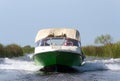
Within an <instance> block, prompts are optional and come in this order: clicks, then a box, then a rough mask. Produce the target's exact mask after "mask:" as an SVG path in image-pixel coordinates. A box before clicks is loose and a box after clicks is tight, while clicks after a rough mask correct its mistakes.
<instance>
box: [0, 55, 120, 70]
mask: <svg viewBox="0 0 120 81" xmlns="http://www.w3.org/2000/svg"><path fill="white" fill-rule="evenodd" d="M30 57H31V55H26V56H24V57H19V58H12V59H10V58H0V69H1V70H2V69H6V70H9V69H11V70H27V71H37V70H39V69H40V68H41V67H39V66H36V65H35V64H34V62H33V61H32V60H30ZM75 68H76V69H78V70H79V71H83V72H84V71H96V70H106V69H107V70H120V59H106V60H92V61H86V62H85V64H84V65H83V66H80V67H75Z"/></svg>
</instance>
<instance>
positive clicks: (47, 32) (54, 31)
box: [35, 28, 80, 42]
mask: <svg viewBox="0 0 120 81" xmlns="http://www.w3.org/2000/svg"><path fill="white" fill-rule="evenodd" d="M51 36H54V37H60V36H65V37H67V38H72V39H75V40H79V41H80V34H79V31H78V30H76V29H71V28H48V29H42V30H39V31H38V33H37V36H36V38H35V42H37V41H39V40H41V39H43V38H46V37H51Z"/></svg>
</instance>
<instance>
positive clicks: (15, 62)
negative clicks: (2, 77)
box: [0, 55, 41, 71]
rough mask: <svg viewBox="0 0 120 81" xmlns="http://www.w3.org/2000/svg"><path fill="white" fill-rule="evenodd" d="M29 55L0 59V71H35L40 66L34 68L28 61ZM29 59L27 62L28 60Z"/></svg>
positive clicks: (32, 63)
mask: <svg viewBox="0 0 120 81" xmlns="http://www.w3.org/2000/svg"><path fill="white" fill-rule="evenodd" d="M29 56H30V55H27V56H24V57H19V58H12V59H10V58H4V59H3V58H0V59H1V60H0V61H1V62H0V69H6V70H10V69H11V70H26V71H37V70H38V69H40V68H41V67H40V66H36V65H35V64H34V62H33V61H30V58H29ZM28 59H29V60H28Z"/></svg>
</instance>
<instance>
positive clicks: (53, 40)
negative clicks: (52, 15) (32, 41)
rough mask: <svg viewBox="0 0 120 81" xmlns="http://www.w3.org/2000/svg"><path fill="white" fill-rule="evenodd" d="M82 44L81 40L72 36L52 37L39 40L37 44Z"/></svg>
mask: <svg viewBox="0 0 120 81" xmlns="http://www.w3.org/2000/svg"><path fill="white" fill-rule="evenodd" d="M51 45H54V46H81V44H80V42H79V41H77V40H74V39H70V38H61V37H56V38H55V37H51V38H45V39H43V40H40V41H38V42H37V46H51Z"/></svg>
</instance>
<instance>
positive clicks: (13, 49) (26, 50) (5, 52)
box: [0, 44, 34, 58]
mask: <svg viewBox="0 0 120 81" xmlns="http://www.w3.org/2000/svg"><path fill="white" fill-rule="evenodd" d="M33 52H34V47H31V46H29V45H27V46H24V47H21V46H19V45H17V44H10V45H7V46H3V45H2V44H0V57H2V58H4V57H9V58H12V57H18V56H23V55H25V54H30V53H33Z"/></svg>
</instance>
